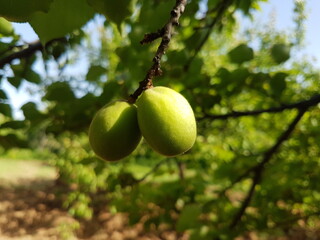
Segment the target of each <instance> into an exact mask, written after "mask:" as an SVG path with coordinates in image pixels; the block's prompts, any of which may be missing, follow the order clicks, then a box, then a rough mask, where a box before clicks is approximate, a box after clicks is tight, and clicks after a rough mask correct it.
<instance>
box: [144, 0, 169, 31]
mask: <svg viewBox="0 0 320 240" xmlns="http://www.w3.org/2000/svg"><path fill="white" fill-rule="evenodd" d="M173 5H174V3H173V2H172V1H157V3H155V2H154V1H143V5H142V8H141V11H140V17H139V22H140V23H141V24H143V25H144V26H143V27H144V28H145V30H146V31H147V32H154V31H156V30H158V29H159V28H161V27H162V26H164V24H166V22H167V21H168V19H169V17H170V11H171V9H172V7H173ZM142 37H143V36H142Z"/></svg>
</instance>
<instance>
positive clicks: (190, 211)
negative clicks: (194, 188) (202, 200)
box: [176, 204, 201, 232]
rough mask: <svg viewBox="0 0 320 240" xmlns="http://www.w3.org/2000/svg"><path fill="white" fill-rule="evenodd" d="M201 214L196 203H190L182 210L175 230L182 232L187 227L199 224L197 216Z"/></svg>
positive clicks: (194, 226)
mask: <svg viewBox="0 0 320 240" xmlns="http://www.w3.org/2000/svg"><path fill="white" fill-rule="evenodd" d="M200 214H201V207H200V206H199V205H197V204H190V205H187V206H185V207H184V209H183V210H182V212H181V214H180V216H179V219H178V222H177V227H176V228H177V231H179V232H183V231H185V230H188V229H192V228H196V227H198V226H200V225H201V224H200V222H199V219H198V218H199V216H200Z"/></svg>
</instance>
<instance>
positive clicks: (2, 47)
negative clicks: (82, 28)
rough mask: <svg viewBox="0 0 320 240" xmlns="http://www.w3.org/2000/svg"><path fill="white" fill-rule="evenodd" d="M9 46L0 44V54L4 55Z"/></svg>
mask: <svg viewBox="0 0 320 240" xmlns="http://www.w3.org/2000/svg"><path fill="white" fill-rule="evenodd" d="M9 46H10V44H8V43H4V42H0V54H1V55H2V54H3V53H5V52H6V51H7V50H8V49H9Z"/></svg>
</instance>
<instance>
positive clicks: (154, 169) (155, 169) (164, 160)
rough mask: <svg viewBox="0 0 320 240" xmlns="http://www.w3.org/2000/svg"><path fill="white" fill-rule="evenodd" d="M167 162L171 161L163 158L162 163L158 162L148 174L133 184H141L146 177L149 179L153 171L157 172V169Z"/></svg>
mask: <svg viewBox="0 0 320 240" xmlns="http://www.w3.org/2000/svg"><path fill="white" fill-rule="evenodd" d="M169 160H171V159H170V158H165V159H163V160H162V161H160V162H158V163H157V164H156V165H155V166H154V167H153V168H152V169H151V170H150V171H149V172H147V173H146V174H145V175H144V176H143V177H142V178H140V179H137V181H136V182H135V184H137V183H140V182H143V181H144V180H145V179H146V178H147V177H149V176H150V175H151V174H152V173H154V172H155V171H157V170H158V168H159V167H161V166H162V165H163V164H165V163H167V162H168V161H169Z"/></svg>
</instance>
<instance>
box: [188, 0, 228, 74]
mask: <svg viewBox="0 0 320 240" xmlns="http://www.w3.org/2000/svg"><path fill="white" fill-rule="evenodd" d="M232 3H233V0H221V1H220V3H219V4H218V6H217V7H216V8H215V9H214V10H213V11H216V12H217V14H216V16H215V17H214V18H213V19H212V22H211V23H210V24H209V25H207V26H206V30H207V32H206V34H205V35H204V37H203V39H202V40H201V42H200V43H199V45H198V46H197V47H196V48H195V50H194V53H193V55H192V56H191V57H190V58H189V60H188V62H187V63H186V64H185V66H184V69H186V70H188V69H189V67H190V64H191V63H192V61H193V60H194V59H195V58H196V56H197V55H198V53H199V52H200V50H201V49H202V48H203V46H204V44H205V43H206V42H207V40H208V39H209V37H210V34H211V32H212V30H213V28H214V27H215V26H216V25H217V24H218V23H219V21H220V20H221V19H222V16H223V14H224V13H225V12H226V11H227V9H228V8H229V7H230V6H231V4H232ZM211 12H212V10H208V12H207V14H209V13H211ZM201 30H202V29H201Z"/></svg>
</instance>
